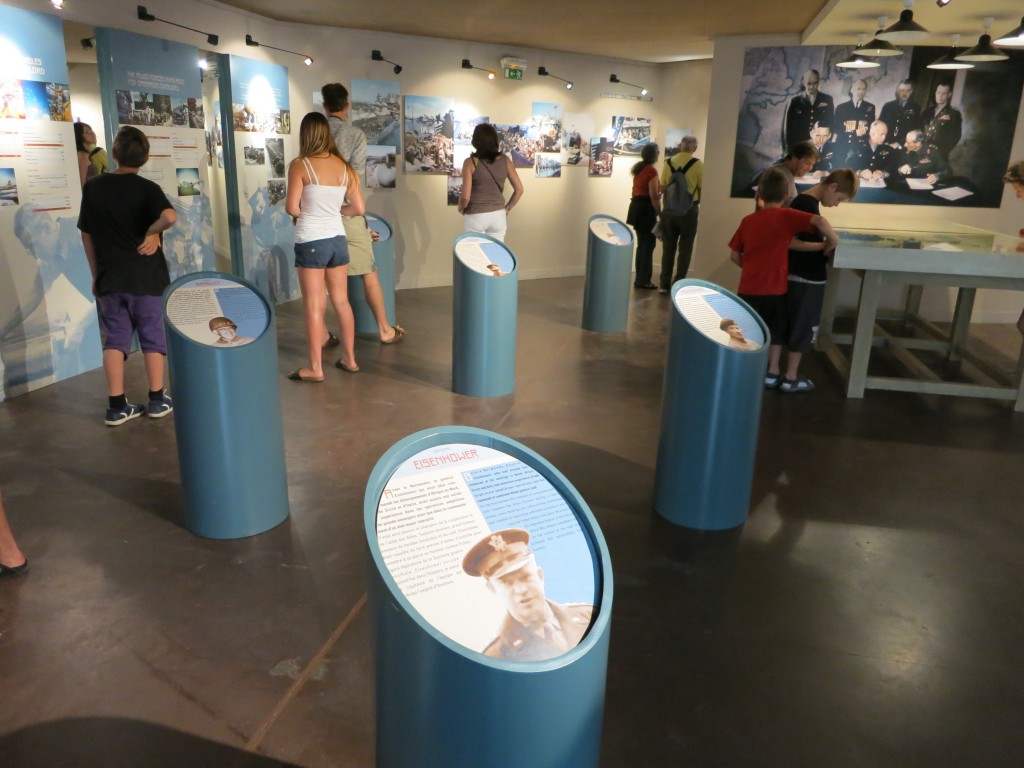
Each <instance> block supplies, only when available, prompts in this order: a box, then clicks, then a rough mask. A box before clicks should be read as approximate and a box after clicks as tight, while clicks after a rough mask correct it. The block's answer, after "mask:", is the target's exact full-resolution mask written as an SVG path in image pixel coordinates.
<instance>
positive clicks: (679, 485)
mask: <svg viewBox="0 0 1024 768" xmlns="http://www.w3.org/2000/svg"><path fill="white" fill-rule="evenodd" d="M686 289H691V290H693V289H696V290H697V291H702V290H703V289H710V291H709V292H708V293H707V294H706V299H698V300H700V301H703V302H704V306H702V307H701V308H700V309H701V310H703V312H700V313H697V314H698V315H701V316H700V317H698V319H697V320H696V321H695V319H694V318H695V316H696V315H690V316H687V315H684V313H683V311H681V309H680V303H681V302H680V299H681V296H680V291H686ZM726 317H731V318H735V319H736V320H737V321H738V322H739V323H740V324H741V325H744V326H746V329H745V330H746V333H747V336H748V338H752V340H754V341H756V342H758V343H759V344H760V346H759V348H758V349H756V350H753V351H743V350H738V349H734V348H731V347H729V346H727V343H726V342H727V339H726V340H721V339H720V338H719V337H718V335H717V332H718V322H719V320H720V319H722V318H726ZM698 324H699V325H700V326H701V327H702V328H703V330H701V329H700V328H699V327H698ZM709 333H711V334H712V335H711V336H709V335H708V334H709ZM723 335H724V333H723ZM758 337H759V338H758ZM768 344H769V336H768V329H767V328H766V327H765V325H764V323H763V322H762V321H761V319H760V318H759V317H758V316H757V314H756V313H755V312H754V311H753V310H752V309H751V308H750V307H749V306H748V305H747V304H746V303H745V302H743V301H742V300H741V299H739V298H738V297H737V296H735V295H734V294H732V293H729V292H728V291H726V290H725V289H723V288H720V287H719V286H717V285H714V284H712V283H706V282H704V281H703V280H680V281H679V282H677V283H676V284H675V285H673V286H672V320H671V325H670V328H669V342H668V360H667V362H666V365H665V380H664V387H663V390H662V407H661V437H660V440H659V443H658V460H657V465H656V469H655V477H654V485H655V487H654V508H655V510H656V511H657V512H658V514H659V515H661V516H662V517H664V518H666V519H667V520H670V521H671V522H673V523H676V524H677V525H681V526H685V527H687V528H696V529H700V530H723V529H726V528H733V527H735V526H737V525H741V524H743V523H744V522H745V521H746V519H747V512H748V509H749V506H750V489H751V483H752V482H753V476H754V458H755V455H756V452H757V434H758V429H759V426H760V416H761V397H762V395H763V393H764V376H765V371H766V369H767V362H768Z"/></svg>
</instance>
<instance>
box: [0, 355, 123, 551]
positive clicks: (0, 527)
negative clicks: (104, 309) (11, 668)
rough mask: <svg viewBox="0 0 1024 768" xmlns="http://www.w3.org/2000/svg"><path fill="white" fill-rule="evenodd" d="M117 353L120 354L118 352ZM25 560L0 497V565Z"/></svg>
mask: <svg viewBox="0 0 1024 768" xmlns="http://www.w3.org/2000/svg"><path fill="white" fill-rule="evenodd" d="M118 354H121V353H120V352H118ZM25 562H26V557H25V555H24V553H22V551H21V550H20V549H18V542H16V541H15V540H14V534H13V533H11V527H10V526H9V525H8V524H7V514H6V513H5V512H4V501H3V499H2V498H0V565H6V566H7V567H8V568H17V567H18V566H19V565H23V564H24V563H25Z"/></svg>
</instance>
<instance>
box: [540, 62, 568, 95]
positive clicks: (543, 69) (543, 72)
mask: <svg viewBox="0 0 1024 768" xmlns="http://www.w3.org/2000/svg"><path fill="white" fill-rule="evenodd" d="M537 74H538V75H540V76H541V77H553V78H555V80H561V81H562V82H563V83H565V90H567V91H571V90H572V81H571V80H566V79H565V78H564V77H559V76H558V75H552V74H551V73H550V72H548V69H547V67H537Z"/></svg>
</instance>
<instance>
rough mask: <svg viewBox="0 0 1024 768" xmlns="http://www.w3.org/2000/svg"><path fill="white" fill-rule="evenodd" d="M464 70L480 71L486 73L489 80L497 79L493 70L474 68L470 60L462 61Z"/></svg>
mask: <svg viewBox="0 0 1024 768" xmlns="http://www.w3.org/2000/svg"><path fill="white" fill-rule="evenodd" d="M462 68H463V69H479V70H480V71H481V72H486V73H487V79H488V80H493V79H494V77H495V74H494V70H493V69H484V68H483V67H474V66H473V64H472V62H471V61H470V60H469V59H463V60H462Z"/></svg>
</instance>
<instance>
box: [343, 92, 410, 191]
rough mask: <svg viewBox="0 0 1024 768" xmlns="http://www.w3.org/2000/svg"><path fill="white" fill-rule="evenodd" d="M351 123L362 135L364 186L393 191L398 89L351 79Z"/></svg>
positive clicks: (398, 134) (399, 134) (399, 125)
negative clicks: (364, 154) (364, 156)
mask: <svg viewBox="0 0 1024 768" xmlns="http://www.w3.org/2000/svg"><path fill="white" fill-rule="evenodd" d="M350 98H351V101H352V107H351V111H350V113H349V118H350V120H351V121H352V124H353V125H354V126H355V127H356V128H358V129H360V130H361V131H362V132H363V133H364V134H366V144H367V147H366V180H365V183H366V186H367V187H369V188H370V189H394V188H395V184H396V183H397V180H398V148H399V146H400V145H401V139H402V122H401V104H400V101H399V86H398V83H397V82H395V81H390V80H353V81H352V94H351V97H350Z"/></svg>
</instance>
